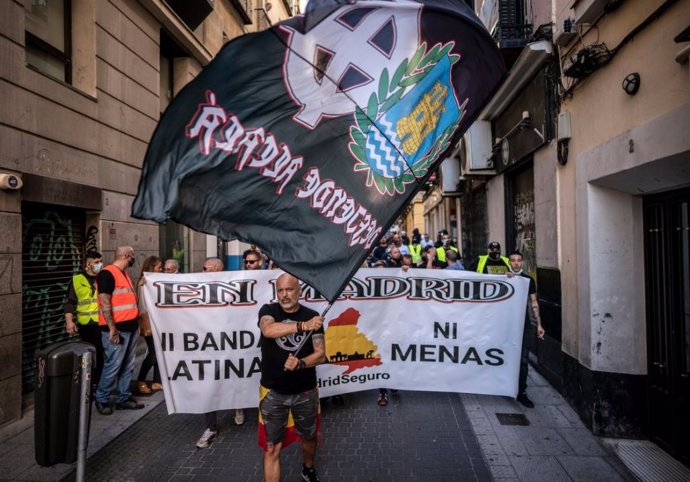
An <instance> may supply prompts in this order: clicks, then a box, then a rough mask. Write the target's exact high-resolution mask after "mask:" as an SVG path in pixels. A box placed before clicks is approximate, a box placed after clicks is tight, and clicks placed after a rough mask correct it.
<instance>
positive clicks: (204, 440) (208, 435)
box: [196, 428, 218, 449]
mask: <svg viewBox="0 0 690 482" xmlns="http://www.w3.org/2000/svg"><path fill="white" fill-rule="evenodd" d="M217 435H218V432H217V431H216V430H211V429H210V428H207V429H206V430H205V431H204V434H203V435H202V436H201V438H200V439H199V441H198V442H197V443H196V448H198V449H205V448H206V447H208V446H209V445H211V442H213V441H214V440H215V438H216V436H217Z"/></svg>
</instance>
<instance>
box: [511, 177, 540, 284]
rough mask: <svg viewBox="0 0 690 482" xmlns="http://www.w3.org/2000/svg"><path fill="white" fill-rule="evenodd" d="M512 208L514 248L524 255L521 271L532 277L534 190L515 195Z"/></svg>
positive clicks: (535, 267) (533, 259)
mask: <svg viewBox="0 0 690 482" xmlns="http://www.w3.org/2000/svg"><path fill="white" fill-rule="evenodd" d="M513 206H514V207H513V223H514V226H515V248H516V249H518V250H519V251H520V252H522V254H523V255H524V258H525V264H524V266H523V270H524V271H525V272H526V273H529V274H531V275H534V274H535V273H536V270H537V259H536V238H537V235H536V216H535V214H534V189H530V190H528V191H521V192H519V193H517V194H516V195H515V202H514V204H513Z"/></svg>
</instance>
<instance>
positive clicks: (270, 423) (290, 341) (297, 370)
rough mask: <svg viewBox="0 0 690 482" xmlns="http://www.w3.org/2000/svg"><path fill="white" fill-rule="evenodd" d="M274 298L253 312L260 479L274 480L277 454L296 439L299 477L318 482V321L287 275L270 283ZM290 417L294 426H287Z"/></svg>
mask: <svg viewBox="0 0 690 482" xmlns="http://www.w3.org/2000/svg"><path fill="white" fill-rule="evenodd" d="M276 295H277V299H278V303H270V304H266V305H264V306H262V307H261V310H260V311H259V328H260V329H261V339H260V342H259V343H260V345H261V386H260V401H259V424H260V425H259V445H260V446H262V447H263V448H264V461H263V465H264V480H266V482H278V481H279V480H280V451H281V449H282V448H283V447H284V446H287V445H288V444H289V443H291V442H293V441H295V440H296V439H297V438H298V437H299V438H301V440H302V455H303V457H304V463H303V465H302V479H303V480H305V481H307V482H318V480H319V479H318V478H317V476H316V470H315V469H314V456H315V454H316V438H317V429H318V413H319V392H318V388H317V385H316V369H315V366H316V365H318V364H320V363H323V362H324V361H325V360H326V344H325V339H324V331H323V326H322V325H323V317H322V316H319V314H318V313H317V312H315V311H314V310H312V309H310V308H307V307H306V306H302V305H301V304H300V303H299V296H300V286H299V280H298V279H297V278H295V277H294V276H292V275H290V274H288V273H283V274H282V275H280V276H279V277H278V279H277V280H276ZM310 332H311V337H309V333H310ZM290 414H292V421H294V426H288V415H290Z"/></svg>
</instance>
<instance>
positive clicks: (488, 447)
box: [477, 434, 505, 456]
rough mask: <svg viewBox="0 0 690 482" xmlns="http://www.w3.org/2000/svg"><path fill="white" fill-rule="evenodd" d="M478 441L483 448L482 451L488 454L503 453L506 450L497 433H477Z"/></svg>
mask: <svg viewBox="0 0 690 482" xmlns="http://www.w3.org/2000/svg"><path fill="white" fill-rule="evenodd" d="M477 442H479V447H480V448H481V449H482V453H483V454H484V455H485V456H486V455H494V454H498V455H503V454H505V451H504V450H503V447H502V446H501V443H500V442H499V440H498V437H497V436H496V435H495V434H488V435H477Z"/></svg>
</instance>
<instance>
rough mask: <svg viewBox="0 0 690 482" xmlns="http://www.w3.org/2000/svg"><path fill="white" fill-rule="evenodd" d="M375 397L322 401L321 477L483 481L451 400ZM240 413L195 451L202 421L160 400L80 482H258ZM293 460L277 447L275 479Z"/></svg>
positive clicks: (483, 468) (295, 472)
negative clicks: (381, 401) (383, 403)
mask: <svg viewBox="0 0 690 482" xmlns="http://www.w3.org/2000/svg"><path fill="white" fill-rule="evenodd" d="M376 396H377V393H376V392H375V391H367V392H359V393H353V394H348V395H345V396H344V397H343V398H344V404H343V405H334V404H333V403H332V402H331V403H324V404H323V405H322V423H323V429H322V443H321V444H320V446H319V451H318V454H317V458H316V468H317V470H318V473H319V477H320V478H321V480H322V481H345V480H348V481H386V480H388V481H393V480H395V481H427V480H434V481H443V480H446V481H451V480H463V481H472V480H476V481H486V480H491V476H490V473H489V469H488V468H487V465H486V464H485V462H484V460H483V459H482V455H481V452H480V449H479V444H478V443H477V440H476V438H475V436H474V434H473V432H472V427H471V425H470V422H469V419H468V418H467V414H466V412H465V409H464V408H463V403H462V400H461V397H460V395H459V394H454V393H422V392H398V393H397V394H392V395H391V398H390V403H389V405H388V406H387V407H385V408H382V407H379V406H378V405H377V404H376ZM246 414H247V418H246V422H245V423H244V425H242V426H237V425H235V423H234V421H233V420H232V418H233V417H232V416H233V412H232V411H224V412H222V415H221V416H220V418H219V424H220V433H219V435H218V438H217V439H216V440H215V441H214V442H213V444H212V445H211V446H210V447H209V448H208V449H204V450H199V449H197V448H196V447H195V444H196V441H197V439H198V438H199V436H200V435H201V433H202V432H203V429H204V418H203V416H202V415H172V416H168V415H167V412H166V409H165V405H164V404H161V405H159V406H158V407H157V408H156V409H154V410H153V411H152V412H151V413H150V414H148V415H147V416H146V417H145V418H143V419H142V420H140V421H139V422H138V423H136V424H135V425H133V426H132V427H131V428H130V429H128V430H127V431H126V432H124V433H123V434H122V435H121V436H120V437H118V438H117V439H116V440H114V441H113V442H111V443H110V444H109V445H107V446H106V447H105V448H104V449H103V450H101V451H100V452H98V453H97V454H96V455H95V456H94V457H92V458H91V459H89V460H88V463H87V470H86V480H109V481H114V480H132V481H139V480H141V481H144V480H146V481H149V480H175V481H177V480H218V481H221V480H223V481H233V482H235V481H237V482H239V481H257V480H261V477H262V467H261V453H262V452H261V450H260V449H259V448H258V446H257V443H256V440H257V437H256V428H257V411H256V409H250V410H246ZM93 416H95V417H99V415H98V414H97V413H94V415H93ZM115 417H117V414H115V415H114V416H113V418H115ZM115 421H116V420H115V419H114V420H113V422H115ZM301 460H302V458H301V453H300V452H299V447H298V445H296V444H293V445H291V446H289V447H288V448H287V449H285V450H284V451H283V454H282V468H283V478H284V480H289V481H291V480H301V477H300V471H301ZM74 479H75V474H74V473H72V474H71V475H70V476H69V477H68V478H67V479H66V480H74Z"/></svg>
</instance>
